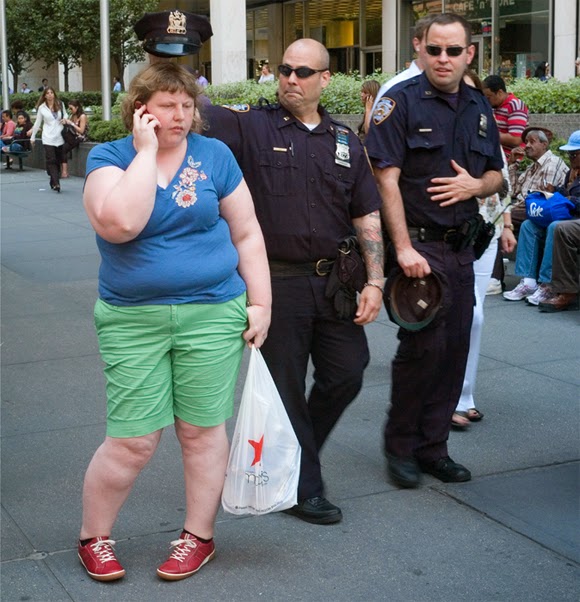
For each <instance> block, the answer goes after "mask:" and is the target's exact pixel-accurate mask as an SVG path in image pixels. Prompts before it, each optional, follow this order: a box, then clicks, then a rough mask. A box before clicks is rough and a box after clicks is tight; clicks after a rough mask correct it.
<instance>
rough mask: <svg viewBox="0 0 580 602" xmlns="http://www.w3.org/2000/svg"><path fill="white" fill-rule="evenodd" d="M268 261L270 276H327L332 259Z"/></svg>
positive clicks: (332, 263)
mask: <svg viewBox="0 0 580 602" xmlns="http://www.w3.org/2000/svg"><path fill="white" fill-rule="evenodd" d="M268 263H269V265H270V275H272V276H328V274H330V272H331V271H332V266H333V265H334V259H319V260H318V261H309V262H307V263H291V262H289V261H275V260H270V261H269V262H268Z"/></svg>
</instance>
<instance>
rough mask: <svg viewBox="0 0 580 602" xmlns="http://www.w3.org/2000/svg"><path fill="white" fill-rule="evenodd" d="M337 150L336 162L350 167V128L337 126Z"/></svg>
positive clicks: (335, 154) (335, 153) (335, 152)
mask: <svg viewBox="0 0 580 602" xmlns="http://www.w3.org/2000/svg"><path fill="white" fill-rule="evenodd" d="M335 136H336V150H335V151H334V162H335V163H336V164H337V165H342V166H343V167H350V149H349V147H348V129H347V128H344V127H340V126H337V127H336V134H335Z"/></svg>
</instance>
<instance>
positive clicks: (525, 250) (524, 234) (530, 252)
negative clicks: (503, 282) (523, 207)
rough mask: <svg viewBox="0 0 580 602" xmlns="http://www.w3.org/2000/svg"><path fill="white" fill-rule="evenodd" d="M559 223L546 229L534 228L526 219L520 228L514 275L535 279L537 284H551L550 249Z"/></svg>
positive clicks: (552, 224) (534, 225)
mask: <svg viewBox="0 0 580 602" xmlns="http://www.w3.org/2000/svg"><path fill="white" fill-rule="evenodd" d="M559 223H560V222H559V221H556V222H552V223H551V224H550V225H549V226H548V227H547V228H542V227H540V226H536V224H534V223H533V222H532V221H531V220H529V219H527V220H526V221H525V222H523V224H522V225H521V227H520V234H519V236H518V250H517V253H516V274H517V275H518V276H522V277H524V278H535V279H536V280H538V281H539V282H544V283H548V282H552V249H553V246H554V230H555V228H556V224H559Z"/></svg>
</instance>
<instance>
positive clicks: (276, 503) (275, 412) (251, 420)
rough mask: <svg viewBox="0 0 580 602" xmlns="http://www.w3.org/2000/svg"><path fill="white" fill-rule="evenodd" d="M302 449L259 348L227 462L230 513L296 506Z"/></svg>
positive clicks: (225, 502)
mask: <svg viewBox="0 0 580 602" xmlns="http://www.w3.org/2000/svg"><path fill="white" fill-rule="evenodd" d="M299 474H300V445H299V444H298V439H297V438H296V435H295V434H294V429H293V428H292V424H291V423H290V419H289V418H288V415H287V414H286V410H285V408H284V405H283V403H282V400H281V399H280V394H279V393H278V390H277V389H276V385H275V384H274V381H273V380H272V377H271V376H270V372H269V370H268V367H267V365H266V362H265V361H264V358H263V357H262V354H261V353H260V351H259V350H258V349H256V348H255V347H252V350H251V356H250V364H249V366H248V375H247V376H246V382H245V384H244V391H243V393H242V401H241V404H240V411H239V414H238V420H237V422H236V428H235V430H234V437H233V439H232V447H231V450H230V457H229V460H228V467H227V473H226V481H225V484H224V490H223V493H222V506H223V507H224V510H226V511H227V512H230V513H232V514H266V513H268V512H277V511H279V510H285V509H286V508H291V507H292V506H294V505H295V504H296V494H297V490H298V476H299Z"/></svg>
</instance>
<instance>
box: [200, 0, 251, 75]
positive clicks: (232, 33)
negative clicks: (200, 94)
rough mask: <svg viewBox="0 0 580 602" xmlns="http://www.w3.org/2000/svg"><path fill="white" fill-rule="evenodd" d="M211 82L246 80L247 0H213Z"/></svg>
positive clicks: (211, 11)
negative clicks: (225, 0)
mask: <svg viewBox="0 0 580 602" xmlns="http://www.w3.org/2000/svg"><path fill="white" fill-rule="evenodd" d="M209 15H210V21H211V27H212V29H213V36H212V38H211V82H212V84H224V83H227V82H237V81H241V80H245V79H246V1H245V0H228V2H224V1H223V0H210V8H209Z"/></svg>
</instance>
